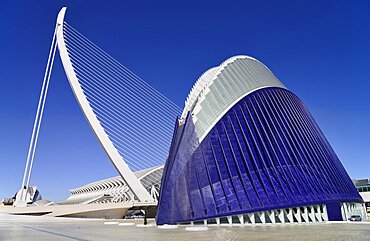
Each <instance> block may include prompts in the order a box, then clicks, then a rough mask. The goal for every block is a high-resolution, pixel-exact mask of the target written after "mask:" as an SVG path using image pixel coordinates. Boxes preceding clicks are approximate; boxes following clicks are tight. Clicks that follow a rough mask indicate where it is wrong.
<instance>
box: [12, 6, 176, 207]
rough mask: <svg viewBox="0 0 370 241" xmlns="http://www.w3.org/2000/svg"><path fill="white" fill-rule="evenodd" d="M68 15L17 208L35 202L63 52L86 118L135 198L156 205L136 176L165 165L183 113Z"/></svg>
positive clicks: (58, 35)
mask: <svg viewBox="0 0 370 241" xmlns="http://www.w3.org/2000/svg"><path fill="white" fill-rule="evenodd" d="M65 13H66V7H63V8H62V9H61V10H60V12H59V14H58V17H57V23H56V27H55V32H54V35H53V40H52V46H51V49H50V55H49V59H48V65H47V68H46V72H45V77H44V82H43V87H42V91H41V95H40V100H39V105H38V109H37V114H36V118H35V123H34V128H33V132H32V137H31V143H30V148H29V153H28V157H27V162H26V168H25V172H24V178H23V182H22V188H21V190H20V192H19V194H20V195H18V194H17V198H16V202H15V205H17V203H18V204H21V203H22V205H24V203H27V202H30V200H29V195H28V199H27V190H28V187H29V182H30V176H31V171H32V165H33V159H34V155H35V150H36V144H37V139H38V133H39V130H40V124H41V119H42V114H43V110H44V105H45V100H46V94H47V89H48V86H49V81H50V74H51V69H52V66H53V62H54V57H55V52H56V48H57V47H58V50H59V54H60V57H61V60H62V64H63V67H64V70H65V73H66V75H67V78H68V81H69V83H70V86H71V88H72V91H73V93H74V95H75V97H76V99H77V102H78V103H79V105H80V108H81V110H82V112H83V114H84V115H85V118H86V119H87V121H88V123H89V125H90V127H91V129H92V130H93V132H94V134H95V135H96V137H97V139H98V140H99V142H100V144H101V146H102V147H103V149H104V150H105V152H106V153H107V155H108V157H109V158H110V160H111V161H112V163H113V165H114V166H115V168H116V169H117V171H118V173H119V174H120V175H121V177H122V178H123V180H124V181H125V183H126V184H127V186H128V188H129V189H130V191H131V192H132V196H133V198H135V200H137V201H140V202H153V201H154V199H153V197H152V195H151V194H150V193H151V192H153V191H152V190H147V189H146V188H144V186H143V185H142V184H141V182H140V181H139V180H138V178H137V177H136V176H135V174H134V173H133V171H138V170H142V169H147V168H151V167H154V166H159V165H163V164H164V162H165V159H166V157H167V152H168V148H169V145H170V141H171V138H172V129H173V122H174V120H175V117H176V116H177V115H178V114H179V113H180V111H181V109H180V108H179V107H178V106H177V105H175V104H174V103H172V102H171V101H170V100H168V99H167V98H166V97H165V96H163V95H162V94H160V93H159V92H158V91H156V90H155V89H154V88H152V87H151V86H149V85H148V84H147V83H146V82H145V81H143V80H142V79H140V78H139V77H137V76H136V75H135V74H134V73H132V72H131V71H129V70H128V69H127V68H126V67H124V66H123V65H121V64H120V63H119V62H118V61H116V60H115V59H113V58H112V57H111V56H109V55H108V54H107V53H105V52H104V51H103V50H101V49H100V48H99V47H97V46H96V45H94V44H93V43H92V42H91V41H90V40H88V39H87V38H86V37H84V36H83V35H82V34H80V33H78V32H77V30H75V29H74V28H72V27H71V26H70V25H69V24H67V23H66V22H65V21H64V16H65ZM145 97H147V98H145ZM148 120H149V121H148ZM152 120H154V121H152ZM163 140H164V141H163ZM124 159H125V160H124ZM135 169H136V170H135ZM26 180H27V181H26ZM19 206H21V205H19Z"/></svg>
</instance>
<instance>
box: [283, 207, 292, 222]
mask: <svg viewBox="0 0 370 241" xmlns="http://www.w3.org/2000/svg"><path fill="white" fill-rule="evenodd" d="M284 212H285V213H286V215H287V217H288V220H289V223H294V219H293V209H292V208H289V209H288V212H287V211H286V210H285V209H284Z"/></svg>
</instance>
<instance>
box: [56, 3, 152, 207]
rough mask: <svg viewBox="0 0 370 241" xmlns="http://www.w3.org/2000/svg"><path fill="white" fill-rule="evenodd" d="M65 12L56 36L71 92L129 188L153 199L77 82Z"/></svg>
mask: <svg viewBox="0 0 370 241" xmlns="http://www.w3.org/2000/svg"><path fill="white" fill-rule="evenodd" d="M65 12H66V7H63V8H62V9H61V10H60V12H59V14H58V19H57V32H56V36H57V43H58V48H59V53H60V57H61V60H62V63H63V67H64V70H65V72H66V74H67V78H68V81H69V83H70V85H71V87H72V90H73V93H74V95H75V97H76V99H77V101H78V103H79V105H80V107H81V109H82V112H83V113H84V115H85V117H86V119H87V121H88V122H89V124H90V126H91V128H92V130H93V131H94V133H95V135H96V137H97V138H98V140H99V142H100V144H101V145H102V147H103V148H104V150H105V152H106V153H107V155H108V156H109V158H110V160H111V161H112V163H113V165H114V166H115V167H116V169H117V171H118V172H119V174H120V175H121V176H122V178H123V180H124V181H125V183H126V184H127V186H128V187H129V188H130V190H131V191H132V192H133V193H134V195H135V196H136V198H137V199H138V200H139V201H141V202H145V201H153V198H152V197H151V195H150V193H149V192H148V191H147V190H146V189H145V188H144V186H143V185H142V184H141V183H140V181H139V180H138V178H137V177H136V176H135V174H134V173H133V172H132V171H131V169H130V168H129V166H128V165H127V163H126V162H125V161H124V160H123V158H122V156H121V155H120V153H119V152H118V150H117V148H116V147H115V146H114V144H113V143H112V141H111V140H110V139H109V137H108V135H107V133H106V132H105V130H104V128H103V126H102V125H101V123H100V121H99V120H98V118H97V116H96V115H95V113H94V111H93V109H92V107H91V105H90V103H89V101H88V99H87V97H86V95H85V94H84V91H83V89H82V87H81V85H80V83H79V79H78V77H77V74H76V72H75V69H74V68H73V66H72V62H71V59H70V57H69V54H68V51H67V47H66V43H65V38H64V31H63V27H64V16H65Z"/></svg>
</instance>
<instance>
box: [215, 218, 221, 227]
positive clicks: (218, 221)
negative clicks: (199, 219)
mask: <svg viewBox="0 0 370 241" xmlns="http://www.w3.org/2000/svg"><path fill="white" fill-rule="evenodd" d="M215 219H216V223H217V225H218V226H220V224H221V222H220V218H215Z"/></svg>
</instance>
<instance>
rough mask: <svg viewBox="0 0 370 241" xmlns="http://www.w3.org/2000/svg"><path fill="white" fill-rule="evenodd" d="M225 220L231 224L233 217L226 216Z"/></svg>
mask: <svg viewBox="0 0 370 241" xmlns="http://www.w3.org/2000/svg"><path fill="white" fill-rule="evenodd" d="M227 222H228V223H229V224H230V225H233V217H232V216H227Z"/></svg>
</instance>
